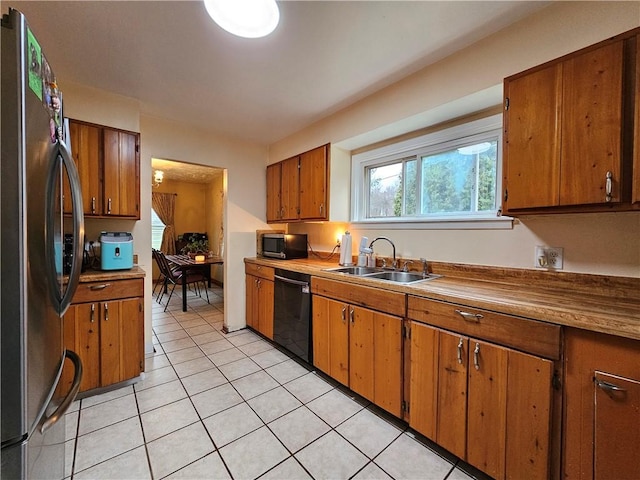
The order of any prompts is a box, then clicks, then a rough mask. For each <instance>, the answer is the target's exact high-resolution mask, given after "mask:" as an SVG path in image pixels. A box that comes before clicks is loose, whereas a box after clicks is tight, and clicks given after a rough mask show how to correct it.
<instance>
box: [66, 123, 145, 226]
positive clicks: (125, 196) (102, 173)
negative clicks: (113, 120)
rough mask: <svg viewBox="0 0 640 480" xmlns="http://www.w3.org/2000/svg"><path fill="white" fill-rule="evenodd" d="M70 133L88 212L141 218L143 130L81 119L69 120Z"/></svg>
mask: <svg viewBox="0 0 640 480" xmlns="http://www.w3.org/2000/svg"><path fill="white" fill-rule="evenodd" d="M69 134H70V137H71V150H72V155H73V157H74V160H75V162H76V165H77V166H78V173H79V176H80V184H81V186H82V200H83V204H84V214H85V215H86V216H96V217H110V216H114V217H125V218H135V219H139V218H140V154H139V145H140V136H139V134H137V133H133V132H126V131H124V130H117V129H113V128H109V127H104V126H101V125H94V124H90V123H85V122H80V121H77V120H70V121H69ZM68 198H69V200H68ZM68 211H70V197H69V196H68V195H67V192H65V212H68Z"/></svg>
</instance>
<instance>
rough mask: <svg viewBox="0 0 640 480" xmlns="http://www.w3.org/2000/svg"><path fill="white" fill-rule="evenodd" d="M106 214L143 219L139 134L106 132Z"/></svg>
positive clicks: (104, 134) (105, 129) (104, 132)
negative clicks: (141, 209) (140, 201)
mask: <svg viewBox="0 0 640 480" xmlns="http://www.w3.org/2000/svg"><path fill="white" fill-rule="evenodd" d="M103 142H104V214H105V215H116V216H128V217H136V218H139V215H140V214H139V209H138V204H139V199H140V193H139V192H140V190H139V185H140V179H139V166H138V165H139V161H138V155H137V135H134V134H130V133H127V132H121V131H118V130H113V129H109V128H104V129H103Z"/></svg>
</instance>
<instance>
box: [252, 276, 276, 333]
mask: <svg viewBox="0 0 640 480" xmlns="http://www.w3.org/2000/svg"><path fill="white" fill-rule="evenodd" d="M245 273H246V276H245V288H246V322H247V326H248V327H251V328H253V329H254V330H257V331H258V332H260V333H261V334H263V335H264V336H265V337H267V338H270V339H272V340H273V293H274V291H273V289H274V282H273V274H274V270H273V268H270V267H264V266H262V265H255V264H247V265H246V266H245Z"/></svg>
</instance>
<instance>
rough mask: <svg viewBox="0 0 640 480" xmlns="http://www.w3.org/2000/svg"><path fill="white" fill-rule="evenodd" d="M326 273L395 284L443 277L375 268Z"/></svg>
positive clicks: (335, 270) (329, 270) (357, 268)
mask: <svg viewBox="0 0 640 480" xmlns="http://www.w3.org/2000/svg"><path fill="white" fill-rule="evenodd" d="M325 272H333V273H343V274H346V275H354V276H358V277H365V278H370V279H372V280H385V281H387V282H394V283H414V282H422V281H425V280H433V279H434V278H439V277H441V276H442V275H427V276H426V277H424V276H423V275H422V274H421V273H413V272H399V271H397V270H393V271H389V270H383V269H382V268H375V267H338V268H327V269H325Z"/></svg>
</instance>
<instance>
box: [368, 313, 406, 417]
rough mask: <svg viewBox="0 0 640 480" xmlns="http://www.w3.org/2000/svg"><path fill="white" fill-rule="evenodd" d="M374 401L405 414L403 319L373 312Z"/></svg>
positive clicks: (399, 413)
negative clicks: (403, 398) (403, 401)
mask: <svg viewBox="0 0 640 480" xmlns="http://www.w3.org/2000/svg"><path fill="white" fill-rule="evenodd" d="M373 345H374V359H373V375H374V392H373V400H374V403H375V404H376V405H378V406H379V407H381V408H384V409H385V410H386V411H387V412H389V413H392V414H393V415H395V416H396V417H400V418H401V417H402V381H403V377H402V318H400V317H395V316H393V315H387V314H385V313H379V312H374V314H373Z"/></svg>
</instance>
